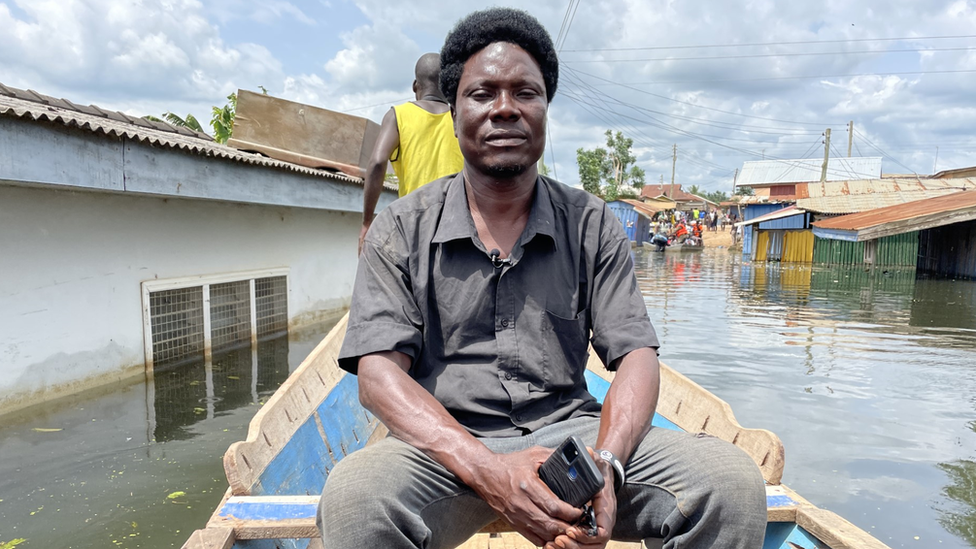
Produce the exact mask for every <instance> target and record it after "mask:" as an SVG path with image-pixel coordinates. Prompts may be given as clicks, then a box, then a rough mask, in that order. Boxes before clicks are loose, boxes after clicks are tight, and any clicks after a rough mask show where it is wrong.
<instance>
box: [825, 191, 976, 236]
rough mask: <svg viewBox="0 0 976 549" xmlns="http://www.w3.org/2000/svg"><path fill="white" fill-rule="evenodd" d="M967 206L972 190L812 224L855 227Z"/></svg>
mask: <svg viewBox="0 0 976 549" xmlns="http://www.w3.org/2000/svg"><path fill="white" fill-rule="evenodd" d="M970 208H976V190H971V191H961V192H955V193H952V194H947V195H945V196H939V197H936V198H928V199H925V200H916V201H914V202H908V203H905V204H898V205H897V206H889V207H887V208H878V209H876V210H870V211H866V212H860V213H855V214H850V215H842V216H840V217H832V218H830V219H821V220H820V221H817V222H814V224H813V225H814V226H816V227H820V228H822V229H840V230H845V231H859V230H862V229H866V228H869V227H874V226H877V225H881V224H884V223H891V222H894V221H906V220H911V219H915V218H919V217H923V216H926V215H932V214H948V213H951V212H955V211H958V210H967V209H970Z"/></svg>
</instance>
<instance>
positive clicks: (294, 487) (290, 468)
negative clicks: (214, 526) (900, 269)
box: [220, 371, 827, 549]
mask: <svg viewBox="0 0 976 549" xmlns="http://www.w3.org/2000/svg"><path fill="white" fill-rule="evenodd" d="M586 383H587V387H588V389H589V391H590V393H591V394H593V396H594V397H596V399H597V400H598V401H600V402H603V400H604V398H605V397H606V394H607V391H608V390H609V388H610V383H609V382H607V381H606V380H604V379H603V378H601V377H600V376H598V375H596V374H594V373H592V372H590V371H587V372H586ZM317 411H318V416H319V417H320V418H321V424H318V422H316V418H315V416H314V415H313V416H312V417H310V418H309V419H308V420H307V421H306V422H305V423H304V424H303V425H302V426H301V427H299V429H298V431H297V432H296V433H295V436H293V437H292V438H291V439H290V440H289V441H288V443H287V444H286V445H285V447H284V448H282V450H281V452H280V453H279V454H278V455H277V456H276V457H275V458H274V459H273V460H272V462H271V463H270V464H269V465H268V467H267V469H266V470H265V471H264V472H263V473H262V474H261V476H260V478H259V479H258V482H257V484H256V485H255V486H254V487H253V488H252V492H251V493H252V495H255V496H261V495H314V494H319V493H321V491H322V486H324V485H325V478H326V477H327V476H328V474H329V471H330V470H331V469H332V467H333V466H334V465H335V463H336V462H338V461H339V460H340V459H342V458H343V457H344V456H346V455H347V454H349V453H350V452H353V451H355V450H358V449H360V448H362V447H363V446H364V445H365V444H366V441H367V440H368V439H369V436H370V434H371V430H372V427H371V425H370V423H371V421H373V416H372V415H371V414H370V413H369V412H368V411H366V410H365V409H364V408H363V407H362V406H361V405H360V404H359V390H358V386H357V382H356V377H355V376H352V375H345V376H343V377H342V379H341V380H340V381H339V382H338V383H337V384H336V386H335V387H334V388H333V389H332V391H331V392H330V393H329V396H328V397H327V398H326V399H325V400H324V401H323V402H322V404H321V405H320V406H319V408H318V410H317ZM652 424H653V425H654V426H656V427H661V428H666V429H673V430H676V431H680V430H682V429H681V428H680V427H678V426H677V425H675V424H674V423H672V422H671V421H669V420H667V419H665V418H663V417H661V416H660V415H658V414H655V415H654V419H653V421H652ZM320 428H321V431H320ZM323 432H324V434H325V439H324V440H323V437H322V434H321V433H323ZM324 456H328V457H327V458H324ZM323 458H324V459H323ZM767 504H768V505H770V506H774V507H776V506H784V505H790V504H792V500H790V498H789V497H788V496H785V495H784V496H768V498H767ZM316 507H317V506H316V505H315V504H312V503H294V502H276V503H267V502H228V503H227V504H225V505H224V507H222V508H221V510H220V515H221V516H234V517H236V518H238V519H265V520H273V519H289V518H290V519H302V518H304V519H307V518H312V517H314V516H315V513H316ZM791 544H792V545H791ZM307 546H308V540H302V539H267V540H239V541H236V542H235V543H234V545H233V547H234V548H236V549H306V547H307ZM795 548H800V549H827V546H825V545H823V544H821V543H819V542H818V541H817V540H816V539H815V538H814V537H813V536H811V535H810V534H808V533H807V532H806V531H805V530H803V529H802V528H800V527H799V526H797V525H796V524H794V523H770V524H769V525H768V526H767V527H766V538H765V541H764V543H763V549H795Z"/></svg>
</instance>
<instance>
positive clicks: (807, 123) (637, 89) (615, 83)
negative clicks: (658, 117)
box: [565, 67, 847, 128]
mask: <svg viewBox="0 0 976 549" xmlns="http://www.w3.org/2000/svg"><path fill="white" fill-rule="evenodd" d="M565 68H567V69H568V70H570V71H572V72H574V73H576V74H582V75H585V76H589V77H590V78H595V79H597V80H601V81H603V82H607V83H608V84H613V85H615V86H620V87H622V88H627V89H629V90H633V91H636V92H638V93H643V94H645V95H650V96H652V97H657V98H659V99H664V100H666V101H672V102H674V103H681V104H682V105H689V106H691V107H695V108H699V109H704V110H707V111H713V112H720V113H723V114H731V115H733V116H741V117H743V118H753V119H756V120H768V121H771V122H782V123H784V124H799V125H805V126H820V127H821V128H822V127H825V126H841V125H846V124H847V123H846V122H844V123H838V124H824V123H822V122H799V121H796V120H781V119H779V118H769V117H766V116H755V115H751V114H742V113H738V112H732V111H726V110H722V109H716V108H713V107H706V106H704V105H696V104H694V103H689V102H687V101H681V100H680V99H674V98H671V97H668V96H666V95H661V94H657V93H653V92H649V91H647V90H642V89H640V88H635V87H633V86H628V85H627V84H621V83H620V82H614V81H613V80H608V79H606V78H602V77H600V76H596V75H595V74H590V73H588V72H584V71H581V70H577V69H574V68H572V67H565Z"/></svg>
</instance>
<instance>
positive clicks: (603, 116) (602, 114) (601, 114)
mask: <svg viewBox="0 0 976 549" xmlns="http://www.w3.org/2000/svg"><path fill="white" fill-rule="evenodd" d="M567 76H568V77H569V78H571V79H576V80H579V79H578V77H575V76H574V75H572V74H569V75H567ZM579 83H580V84H582V85H583V86H584V88H581V89H580V91H581V92H582V93H583V94H584V95H586V96H587V98H589V99H590V100H591V101H593V102H601V103H602V104H603V109H599V108H598V107H597V106H596V105H593V107H594V109H596V110H594V109H591V108H589V105H591V104H592V103H587V102H585V101H583V100H582V99H579V98H577V97H576V94H574V93H572V92H569V93H568V94H567V97H568V98H569V99H570V100H572V101H573V102H574V103H576V104H577V105H579V106H580V107H582V108H583V109H584V110H585V111H586V112H589V113H590V114H592V115H593V116H595V117H597V118H599V119H600V120H602V121H604V122H606V123H607V124H608V125H609V126H611V127H613V128H617V129H618V131H619V129H620V125H619V124H617V123H614V122H613V121H611V120H610V119H609V118H608V116H607V114H608V113H609V114H613V115H615V116H617V118H630V119H632V120H636V119H633V118H632V117H628V116H626V115H621V114H620V113H617V112H616V111H614V110H613V109H612V108H609V105H608V104H607V103H606V101H603V100H601V99H599V98H595V97H591V96H590V95H589V93H588V92H587V91H586V89H585V86H586V83H585V82H582V81H579ZM626 126H628V124H624V129H627V127H626ZM630 128H632V129H628V133H630V134H631V135H634V134H637V135H635V137H637V136H638V135H639V136H643V137H644V138H646V139H647V140H648V141H650V142H652V143H653V142H658V140H656V139H654V138H651V137H650V136H648V135H647V134H645V133H644V132H643V131H641V130H640V129H639V128H637V127H636V126H632V125H631V126H630ZM640 142H641V141H639V143H640ZM650 148H652V149H653V148H655V147H654V146H653V145H651V146H650ZM702 162H707V163H709V164H712V166H714V167H709V166H705V167H707V168H709V169H718V170H722V171H727V170H728V168H726V167H723V166H719V165H718V164H714V163H711V162H708V161H706V160H702Z"/></svg>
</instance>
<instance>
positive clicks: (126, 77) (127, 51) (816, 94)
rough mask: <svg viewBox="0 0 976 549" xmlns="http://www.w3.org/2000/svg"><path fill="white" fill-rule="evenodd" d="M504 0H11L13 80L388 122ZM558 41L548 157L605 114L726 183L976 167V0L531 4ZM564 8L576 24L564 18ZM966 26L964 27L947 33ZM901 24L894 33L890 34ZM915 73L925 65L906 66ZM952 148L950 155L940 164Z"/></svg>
mask: <svg viewBox="0 0 976 549" xmlns="http://www.w3.org/2000/svg"><path fill="white" fill-rule="evenodd" d="M486 5H488V4H485V3H481V2H471V1H463V0H462V1H456V2H449V3H444V2H433V1H431V0H406V1H401V2H388V1H385V0H292V1H286V0H0V29H4V32H0V82H2V83H4V84H7V85H11V86H15V87H20V88H30V89H34V90H37V91H39V92H41V93H45V94H49V95H56V96H60V97H65V98H68V99H70V100H72V101H75V102H81V103H92V104H96V105H99V106H100V107H103V108H110V109H117V110H121V111H124V112H127V113H130V114H136V115H143V114H156V115H159V114H161V113H163V112H166V111H173V112H176V113H178V114H181V115H184V114H186V113H193V114H194V115H195V116H197V117H198V118H201V119H203V120H207V119H209V113H210V107H211V106H213V105H222V104H223V103H224V101H225V97H226V96H227V94H229V93H231V92H233V91H235V90H237V89H238V88H244V89H250V90H257V89H258V86H264V87H266V88H267V89H268V91H269V92H270V93H271V94H272V95H276V96H279V97H284V98H287V99H291V100H295V101H300V102H304V103H309V104H313V105H316V106H319V107H324V108H329V109H333V110H338V111H344V112H350V113H351V114H356V115H360V116H364V117H367V118H370V119H372V120H374V121H379V120H380V119H381V118H382V116H383V114H384V112H385V111H386V110H387V109H388V108H389V107H390V105H392V104H393V103H396V102H400V101H402V100H405V99H407V98H409V97H410V96H411V92H410V83H411V80H412V70H413V64H414V62H415V61H416V59H417V57H418V56H419V55H420V54H422V53H424V52H427V51H437V50H438V49H439V48H440V46H441V43H442V41H443V38H444V35H445V34H446V33H447V32H448V31H449V30H450V28H451V26H452V25H453V24H454V23H455V22H456V21H457V20H458V19H459V18H460V17H462V16H463V15H465V14H467V13H469V12H471V11H473V10H475V9H480V8H483V7H485V6H486ZM509 5H511V6H513V7H518V8H522V9H525V10H527V11H529V12H530V13H532V14H533V15H535V16H536V17H538V18H539V19H540V21H542V23H543V24H544V25H545V26H546V27H547V28H548V29H549V31H550V33H551V34H552V35H553V37H554V38H556V37H558V35H559V32H560V29H563V30H566V29H567V28H568V31H567V32H566V33H565V40H564V41H563V43H562V50H561V53H560V56H561V59H562V61H563V65H562V73H561V80H560V91H559V92H558V93H557V97H556V99H555V101H554V102H553V105H552V107H551V110H550V146H549V147H547V150H546V162H547V163H548V164H550V165H552V166H554V167H555V168H556V174H557V175H558V176H559V178H560V179H562V180H564V181H565V182H567V183H570V184H573V183H576V181H577V180H578V176H577V167H576V162H575V156H576V154H575V151H576V149H577V148H579V147H586V148H592V147H594V146H598V145H601V144H602V141H603V133H604V131H605V130H606V129H608V128H609V129H613V130H614V131H622V132H623V133H624V134H625V135H627V136H628V137H631V138H633V139H634V140H635V145H634V150H635V153H636V154H637V156H638V159H639V161H638V162H639V164H640V165H641V166H642V167H643V168H644V169H645V171H646V172H647V179H648V182H656V181H658V179H659V177H660V176H664V177H665V179H670V172H671V147H672V145H674V144H677V146H678V168H677V181H678V183H681V184H683V185H685V187H688V186H690V185H693V184H696V185H699V186H700V187H703V188H705V189H709V190H712V189H728V188H730V187H731V178H732V174H733V171H734V170H735V169H736V168H740V167H741V166H742V163H743V162H744V161H747V160H757V159H760V158H762V157H766V158H784V159H785V158H802V157H811V158H812V157H822V155H823V144H822V137H821V134H822V132H823V130H824V129H825V128H826V127H831V128H832V132H833V143H834V149H835V150H834V151H831V155H837V154H846V149H847V130H846V123H847V122H848V121H849V120H853V121H854V123H855V134H854V146H855V151H854V154H855V155H858V154H859V153H860V154H861V155H863V156H879V155H880V156H884V157H885V159H884V164H883V169H884V171H885V172H887V173H906V172H917V173H920V174H925V173H931V172H932V171H933V169H934V168H936V167H937V168H938V169H947V168H952V167H961V166H972V165H976V136H974V132H973V128H974V127H976V103H974V102H973V101H972V100H971V96H972V93H973V92H972V90H973V88H974V86H973V84H974V83H976V31H974V30H973V29H974V28H976V0H929V1H926V2H918V1H917V0H886V1H882V0H861V1H859V2H849V1H846V0H844V1H841V0H825V2H818V3H798V2H789V3H787V2H775V1H773V0H726V1H719V0H698V1H690V0H601V1H600V2H592V1H591V2H582V1H578V2H577V1H574V0H531V1H529V0H516V1H513V2H510V3H509ZM564 21H565V22H567V23H568V26H567V25H564ZM945 37H954V38H945ZM893 39H897V40H893ZM906 73H915V74H906ZM936 147H938V148H939V152H938V165H937V166H936Z"/></svg>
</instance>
